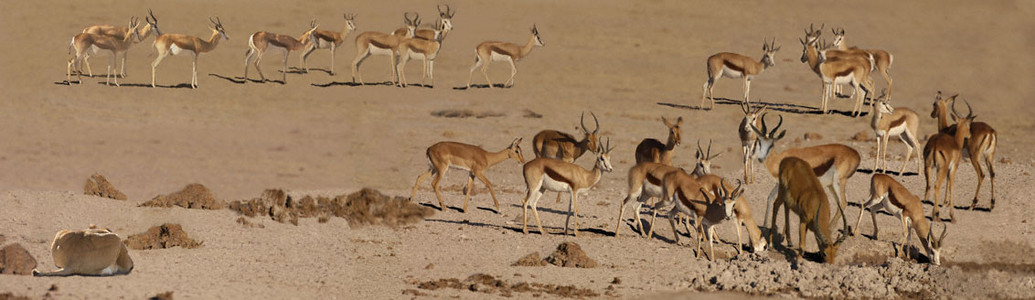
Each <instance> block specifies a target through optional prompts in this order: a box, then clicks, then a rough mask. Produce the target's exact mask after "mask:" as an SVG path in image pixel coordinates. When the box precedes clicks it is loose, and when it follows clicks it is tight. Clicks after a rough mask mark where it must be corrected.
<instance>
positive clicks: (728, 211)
mask: <svg viewBox="0 0 1035 300" xmlns="http://www.w3.org/2000/svg"><path fill="white" fill-rule="evenodd" d="M709 194H710V192H709V191H708V190H707V189H705V187H704V186H702V185H701V183H700V182H699V181H698V178H694V177H693V176H690V175H689V174H687V173H686V172H682V171H678V172H670V173H668V174H666V175H665V177H664V178H663V179H662V197H661V199H662V201H661V202H660V203H658V204H656V205H655V207H654V208H655V209H658V208H661V207H669V206H671V207H672V208H671V209H670V210H669V212H668V213H667V215H668V219H669V224H670V225H671V226H672V234H673V235H674V238H675V241H676V244H679V232H678V231H677V230H676V217H677V214H679V213H683V214H686V215H688V216H691V217H692V218H694V219H696V220H698V222H696V223H697V224H696V225H695V227H696V229H697V230H696V231H697V237H698V238H697V241H698V243H697V250H696V251H695V255H699V254H700V253H701V241H702V238H705V237H706V238H708V240H709V248H710V249H709V254H708V255H707V257H708V259H709V260H711V259H712V257H714V248H713V247H712V244H711V240H712V238H713V236H714V234H715V232H714V227H713V226H714V225H716V224H719V223H720V222H722V221H723V220H728V219H732V218H733V215H734V207H735V204H736V203H735V201H736V200H737V199H736V198H737V197H739V195H737V197H713V198H709V197H708V195H709ZM688 231H689V228H688ZM650 234H651V233H648V236H649V235H650Z"/></svg>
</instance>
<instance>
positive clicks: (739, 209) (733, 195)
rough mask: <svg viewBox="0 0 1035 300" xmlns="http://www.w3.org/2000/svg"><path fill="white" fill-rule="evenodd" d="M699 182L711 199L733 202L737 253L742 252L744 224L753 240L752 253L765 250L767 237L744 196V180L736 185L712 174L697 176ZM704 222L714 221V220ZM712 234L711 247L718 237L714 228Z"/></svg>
mask: <svg viewBox="0 0 1035 300" xmlns="http://www.w3.org/2000/svg"><path fill="white" fill-rule="evenodd" d="M697 182H698V183H699V184H700V185H701V187H703V188H704V190H705V191H706V192H707V193H705V198H706V199H708V200H709V201H711V202H716V201H721V202H724V203H733V215H734V216H736V221H735V222H733V227H734V228H736V229H737V254H740V253H741V252H742V250H741V244H742V243H741V241H742V237H741V236H742V235H741V233H740V232H741V230H740V226H741V225H743V226H744V228H747V232H748V240H750V241H751V253H758V252H760V251H765V248H766V246H767V244H766V241H765V239H762V231H761V230H760V229H759V228H758V224H756V223H755V218H754V216H753V215H752V213H751V207H750V206H748V203H747V200H745V199H744V196H743V194H744V186H743V182H742V181H740V180H739V179H738V180H737V186H736V187H734V186H733V185H731V184H730V183H729V181H726V180H725V179H723V178H722V177H719V176H716V175H712V174H707V175H704V176H700V177H697ZM709 194H710V195H712V196H711V197H710V198H709V197H708V195H709ZM720 222H721V220H720ZM704 223H714V221H708V222H704ZM704 223H702V224H704ZM713 225H714V224H713ZM711 235H712V237H711V238H710V239H709V248H710V247H711V245H710V244H711V241H714V240H716V239H717V237H715V236H714V235H715V230H714V229H712V230H711ZM699 239H700V238H699ZM698 243H700V242H698Z"/></svg>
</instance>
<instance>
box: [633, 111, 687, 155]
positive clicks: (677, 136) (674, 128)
mask: <svg viewBox="0 0 1035 300" xmlns="http://www.w3.org/2000/svg"><path fill="white" fill-rule="evenodd" d="M661 122H663V123H665V127H668V141H667V142H665V143H664V144H662V143H661V141H658V140H656V139H651V138H647V139H643V141H641V142H640V144H639V145H637V146H636V163H637V164H639V163H642V162H647V161H650V162H656V163H663V164H666V165H671V164H672V153H673V152H674V151H673V150H675V149H676V146H678V145H679V144H680V143H682V140H683V138H682V136H683V134H682V131H681V128H682V126H683V117H679V119H676V122H675V123H672V122H669V121H668V120H667V119H665V117H661ZM698 146H700V145H698Z"/></svg>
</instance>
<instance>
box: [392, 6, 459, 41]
mask: <svg viewBox="0 0 1035 300" xmlns="http://www.w3.org/2000/svg"><path fill="white" fill-rule="evenodd" d="M435 8H437V9H438V18H439V19H438V22H435V25H433V26H432V29H425V28H422V29H417V31H415V32H414V33H413V36H412V37H413V38H418V39H423V40H429V41H434V40H439V39H442V40H444V39H446V35H447V34H449V32H450V31H452V30H453V15H456V11H454V10H452V9H451V8H449V4H446V10H445V11H442V5H438V6H436V7H435ZM408 30H409V29H408V28H406V27H403V28H399V29H396V30H395V31H393V32H392V34H393V35H396V36H399V37H406V32H407V31H408Z"/></svg>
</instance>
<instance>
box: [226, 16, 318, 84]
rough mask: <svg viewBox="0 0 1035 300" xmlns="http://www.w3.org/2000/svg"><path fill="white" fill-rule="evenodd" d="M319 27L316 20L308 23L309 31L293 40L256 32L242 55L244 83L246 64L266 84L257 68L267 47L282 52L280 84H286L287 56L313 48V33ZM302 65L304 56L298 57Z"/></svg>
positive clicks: (278, 35)
mask: <svg viewBox="0 0 1035 300" xmlns="http://www.w3.org/2000/svg"><path fill="white" fill-rule="evenodd" d="M317 27H320V25H319V24H316V20H313V21H312V22H310V23H309V30H306V32H304V33H302V35H301V36H299V37H298V39H295V38H293V37H291V36H289V35H285V34H278V33H271V32H266V31H257V32H255V33H253V34H252V35H251V36H249V37H248V51H247V52H245V53H244V82H248V64H252V65H254V66H255V71H258V72H259V78H261V79H262V82H266V76H265V75H262V67H260V66H259V62H262V55H263V54H265V53H266V50H267V49H268V48H269V47H273V48H280V49H282V50H284V60H283V64H282V66H283V67H282V68H281V70H280V74H281V79H280V82H281V83H282V84H287V73H288V69H287V59H288V54H290V53H291V51H294V50H304V49H307V48H309V47H312V46H313V32H314V31H316V28H317ZM299 60H303V62H301V64H302V65H304V64H305V62H304V60H305V56H304V55H302V56H300V57H299Z"/></svg>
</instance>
